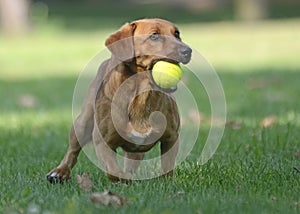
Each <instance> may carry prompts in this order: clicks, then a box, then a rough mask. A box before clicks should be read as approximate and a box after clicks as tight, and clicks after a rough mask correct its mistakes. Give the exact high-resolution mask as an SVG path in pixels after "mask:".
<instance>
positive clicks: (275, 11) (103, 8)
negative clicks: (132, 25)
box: [46, 1, 300, 30]
mask: <svg viewBox="0 0 300 214" xmlns="http://www.w3.org/2000/svg"><path fill="white" fill-rule="evenodd" d="M46 2H47V5H48V7H49V18H50V20H54V21H58V22H61V24H62V25H63V27H64V28H65V29H69V30H94V29H102V28H106V27H111V26H121V25H122V24H124V23H125V22H130V21H133V20H136V19H141V18H153V17H157V18H162V19H167V20H170V21H172V22H174V23H178V24H187V23H198V22H216V21H232V20H234V19H235V14H234V7H233V4H232V3H228V2H227V3H224V4H220V5H219V6H217V7H216V8H210V9H203V10H201V11H199V10H194V9H189V8H188V7H186V4H185V3H184V1H182V3H181V4H163V3H161V4H158V3H147V4H145V3H144V4H143V3H140V4H137V3H134V2H123V1H115V2H112V1H101V2H96V1H94V2H90V3H89V2H81V1H73V2H72V6H71V7H70V3H69V2H64V1H46ZM298 5H299V4H298ZM299 16H300V13H299V10H298V6H297V5H292V4H285V5H278V4H270V7H269V17H270V18H272V19H277V18H292V17H299Z"/></svg>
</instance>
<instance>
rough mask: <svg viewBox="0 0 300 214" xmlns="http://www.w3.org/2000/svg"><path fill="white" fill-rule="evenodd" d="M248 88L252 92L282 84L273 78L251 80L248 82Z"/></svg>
mask: <svg viewBox="0 0 300 214" xmlns="http://www.w3.org/2000/svg"><path fill="white" fill-rule="evenodd" d="M246 84H247V87H248V88H249V89H250V90H254V89H261V88H267V87H270V86H273V85H278V84H280V80H279V79H276V78H273V79H249V80H247V83H246Z"/></svg>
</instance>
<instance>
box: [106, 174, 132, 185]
mask: <svg viewBox="0 0 300 214" xmlns="http://www.w3.org/2000/svg"><path fill="white" fill-rule="evenodd" d="M106 175H107V177H108V178H109V180H110V181H112V182H120V181H121V182H125V183H127V182H131V181H132V174H131V173H128V172H118V173H114V175H112V174H110V173H106Z"/></svg>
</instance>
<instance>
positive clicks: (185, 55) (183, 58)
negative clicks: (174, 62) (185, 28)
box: [179, 45, 192, 64]
mask: <svg viewBox="0 0 300 214" xmlns="http://www.w3.org/2000/svg"><path fill="white" fill-rule="evenodd" d="M179 55H180V62H182V63H183V64H187V63H188V62H189V61H190V60H191V57H192V49H191V48H190V47H189V46H186V45H185V46H182V47H181V48H180V49H179Z"/></svg>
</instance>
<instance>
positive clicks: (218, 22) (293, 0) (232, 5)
mask: <svg viewBox="0 0 300 214" xmlns="http://www.w3.org/2000/svg"><path fill="white" fill-rule="evenodd" d="M145 17H148V18H151V17H159V18H163V19H168V20H170V21H171V22H174V23H175V24H176V25H177V26H178V27H179V29H180V31H181V36H182V39H183V41H184V42H186V43H187V44H189V45H190V46H191V47H192V48H193V49H194V50H197V51H198V52H200V53H201V54H202V55H203V56H204V57H205V58H206V59H207V60H208V61H209V62H210V63H211V64H212V66H213V67H214V68H215V70H216V72H217V73H218V75H219V77H220V80H221V82H222V84H223V87H224V91H225V95H226V101H227V113H228V114H227V120H228V122H227V124H226V129H225V133H224V136H223V138H222V143H221V145H220V148H219V149H218V151H217V153H216V155H215V156H214V160H215V162H218V163H224V162H225V163H227V165H226V164H225V165H224V166H223V174H224V172H229V174H228V175H227V178H228V177H230V178H234V181H232V183H233V184H232V185H234V187H232V191H233V192H238V191H240V189H243V188H244V191H245V192H247V193H248V191H249V195H247V196H246V197H239V195H237V196H236V198H234V199H233V198H230V197H229V199H228V200H227V201H226V200H224V199H223V198H221V200H216V198H215V196H216V195H218V194H219V190H220V189H222V188H223V184H226V176H225V179H223V174H222V170H221V171H220V170H219V168H216V167H212V169H213V171H214V169H216V170H215V172H216V173H215V174H216V178H215V180H216V184H217V185H216V186H214V187H213V188H211V183H213V182H211V181H212V180H211V179H210V176H211V175H212V174H214V173H211V171H210V170H208V171H207V172H209V173H207V177H206V178H205V179H203V182H205V180H207V181H208V182H209V185H208V186H209V188H208V189H216V194H212V195H211V198H212V199H211V202H210V203H207V202H206V201H205V200H206V197H202V196H203V195H201V197H202V198H204V202H203V203H202V204H208V206H212V207H218V206H215V204H216V203H218V202H220V201H222V203H223V204H226V206H227V205H230V204H232V203H233V202H234V203H236V204H239V205H240V206H241V208H240V209H241V210H243V206H244V205H245V204H248V202H247V203H241V200H243V198H244V199H245V198H246V199H247V201H248V199H249V198H253V199H252V202H251V203H249V204H248V206H249V207H251V209H252V210H255V211H253V212H257V210H258V209H257V206H259V205H257V204H270V206H276V205H277V204H283V203H286V208H289V209H292V208H291V207H292V206H293V205H292V204H293V202H294V201H295V202H296V200H297V202H298V195H299V194H298V195H297V189H295V188H293V185H294V186H297V184H295V183H293V182H292V181H291V180H289V179H288V177H289V176H291V173H292V172H290V171H288V170H292V169H291V168H292V163H294V165H293V166H296V161H298V162H297V163H299V157H300V155H299V154H300V153H299V148H300V140H299V139H300V137H299V126H300V100H299V94H300V87H299V80H300V60H299V57H300V27H299V26H300V1H299V0H40V1H38V0H0V98H1V100H0V162H1V165H0V183H1V184H3V185H1V187H0V188H1V189H0V193H1V194H2V195H1V197H0V198H1V200H0V213H1V208H2V209H4V208H7V207H13V208H14V207H16V209H18V210H20V212H5V211H3V213H26V209H27V207H28V206H29V205H28V204H30V202H32V201H35V200H36V201H38V202H37V203H38V204H41V206H42V207H45V208H46V209H49V210H60V208H61V207H65V208H66V209H65V210H66V212H65V213H70V212H72V211H70V209H69V207H68V206H69V204H70V203H69V202H70V201H71V200H70V201H69V200H68V201H69V202H68V203H67V205H65V202H66V200H67V199H68V198H66V196H65V195H66V194H65V191H67V190H68V189H71V191H70V192H68V194H67V195H68V196H67V197H69V198H72V201H71V202H73V205H74V206H73V205H72V206H73V207H76V206H75V204H76V205H77V204H83V205H82V206H85V205H86V203H81V202H82V201H86V200H87V199H84V200H80V199H78V202H77V199H76V198H75V199H74V198H73V192H72V191H75V192H78V190H76V189H75V190H74V188H70V187H71V186H75V185H71V186H65V188H61V189H60V187H59V186H58V187H57V189H53V190H54V191H55V192H56V193H55V194H53V193H54V191H52V187H49V186H47V188H45V186H46V181H45V174H46V173H47V172H48V171H49V170H50V169H51V168H52V167H54V166H55V165H57V164H58V160H60V159H61V158H62V156H63V154H64V152H65V148H66V147H67V141H68V132H69V129H70V126H71V124H72V98H73V91H74V87H75V85H76V81H77V79H78V77H79V74H80V72H81V71H82V70H83V69H84V67H85V65H86V64H87V63H88V62H89V60H91V59H92V57H93V56H95V54H97V53H98V52H99V51H101V50H103V49H104V48H105V47H104V42H105V39H106V38H107V37H108V36H109V35H110V34H111V33H113V32H115V31H116V30H117V29H119V28H120V27H121V26H122V25H123V24H124V23H126V22H130V21H132V20H136V19H140V18H145ZM198 72H201V70H200V69H199V71H198ZM184 81H185V82H186V84H187V85H188V87H189V89H190V90H191V91H192V93H193V94H194V96H195V98H196V100H197V101H198V104H199V112H197V111H191V112H189V118H187V121H188V122H191V124H193V123H198V122H199V120H200V121H201V127H200V135H199V141H198V142H197V144H196V146H195V148H194V150H193V152H192V154H191V155H190V157H191V158H194V160H195V159H197V158H198V157H199V154H200V151H201V149H202V146H203V143H204V142H205V140H206V136H207V134H208V129H209V128H210V122H211V121H212V120H213V119H215V118H211V117H210V102H209V99H208V97H207V94H206V92H205V89H204V88H201V85H200V86H199V84H198V83H197V82H195V78H193V76H192V75H191V74H189V73H188V72H187V73H185V74H184ZM196 147H197V148H196ZM154 152H155V151H154ZM247 158H248V159H250V160H251V161H249V163H253V164H250V167H249V168H248V167H247V168H241V166H242V164H241V166H240V163H242V162H243V161H244V160H245V159H247ZM80 159H81V160H80V161H79V163H78V164H77V166H76V167H75V169H74V170H75V172H74V174H75V173H81V172H85V171H83V170H86V171H88V172H90V173H91V174H92V177H94V178H95V177H98V171H97V170H92V169H88V167H87V166H89V167H92V166H93V165H92V164H91V163H90V162H89V161H88V160H87V157H86V156H84V155H81V156H80ZM229 160H230V161H231V160H232V162H230V161H229ZM236 160H237V161H236ZM270 160H276V161H275V164H274V162H272V161H270ZM277 160H278V161H277ZM283 160H284V161H286V162H284V163H285V165H280V163H281V161H283ZM252 161H254V162H252ZM292 161H294V162H292ZM243 163H244V162H243ZM245 163H246V164H244V165H247V164H248V162H245ZM234 164H236V165H237V167H236V168H232V169H231V170H229V171H227V169H230V167H231V166H232V165H234ZM260 164H262V165H261V167H257V166H259V165H260ZM91 165H92V166H91ZM217 165H218V164H215V166H217ZM210 166H212V165H209V166H208V168H210ZM227 166H230V167H227ZM184 167H185V166H184ZM262 167H263V169H262V170H261V171H260V169H261V168H262ZM268 167H269V169H268ZM272 167H274V168H272ZM276 167H277V168H276ZM256 168H257V170H253V169H256ZM298 168H299V167H298ZM220 169H221V168H220ZM240 169H241V170H242V171H241V170H240ZM266 169H267V170H266ZM268 170H269V171H268ZM282 171H283V173H282ZM184 172H185V170H184ZM199 172H200V171H199ZM248 172H250V173H252V174H250V176H249V175H247V173H248ZM266 172H267V173H266ZM220 173H221V174H220ZM273 173H276V174H274V176H273ZM184 174H185V173H184ZM200 174H201V173H200ZM204 174H206V171H204V173H202V175H201V176H206V175H204ZM217 174H218V175H217ZM245 174H246V175H245ZM254 174H255V175H254ZM277 174H278V176H281V177H280V178H281V179H282V180H279V181H278V178H279V177H278V176H277ZM190 175H191V174H190ZM252 175H253V176H252ZM192 176H194V175H191V177H192ZM260 176H262V177H260ZM263 176H266V177H263ZM196 177H198V175H197V176H196ZM212 177H213V176H212ZM220 177H222V178H220ZM187 178H189V177H187ZM260 178H265V179H266V181H263V179H260ZM201 179H202V177H201ZM236 179H237V180H238V179H242V180H249V183H247V182H243V181H242V184H243V185H239V184H238V182H236ZM294 179H296V178H294ZM94 180H96V178H95V179H94ZM229 180H230V179H229ZM191 181H193V180H191ZM223 181H224V183H223ZM269 181H270V182H274V184H273V183H269ZM158 182H160V181H158ZM210 182H211V183H210ZM256 182H258V184H257V186H253V185H254V184H255V183H256ZM260 182H262V183H260ZM284 182H286V183H288V185H287V184H286V185H285V186H282V184H283V183H284ZM184 183H185V182H184ZM252 183H253V185H252ZM100 184H101V185H102V181H101V182H100ZM201 184H202V180H201ZM237 184H238V187H236V185H237ZM248 184H251V185H248ZM261 184H263V185H261ZM270 184H273V186H274V188H273V189H276V190H277V189H282V191H283V192H282V191H281V190H280V191H279V192H278V194H276V193H272V191H271V190H270V188H269V187H270V186H271V185H270ZM277 184H279V185H277ZM101 185H99V186H101ZM218 185H220V186H218ZM289 185H290V186H289ZM104 186H105V185H104ZM241 186H243V188H240V187H241ZM263 186H265V189H262V190H258V189H261V188H262V187H263ZM39 187H40V189H39ZM102 187H103V186H102ZM157 187H160V186H157ZM221 187H222V188H221ZM105 188H106V187H105ZM193 188H194V187H193ZM205 188H206V187H204V189H205ZM50 189H51V191H48V190H50ZM45 191H46V192H45ZM162 191H164V188H162ZM195 191H197V190H195ZM289 191H290V192H289ZM137 192H140V191H137ZM229 192H231V191H229ZM270 192H271V193H270ZM291 192H292V193H293V194H291ZM155 193H156V191H155ZM260 193H261V194H262V195H266V194H269V193H270V194H274V195H275V196H276V197H277V200H276V197H273V196H272V200H271V199H270V198H271V197H269V196H268V197H267V199H266V200H267V201H266V202H261V203H257V194H260ZM76 194H77V193H76ZM197 194H198V193H197ZM186 195H188V194H186ZM195 195H196V194H195ZM57 196H58V197H57ZM191 197H194V195H193V194H191ZM222 197H226V199H227V195H226V194H225V195H224V194H223V196H222ZM202 198H201V200H202ZM274 198H275V199H274ZM73 199H74V200H75V201H74V200H73ZM181 199H182V198H181ZM181 199H180V200H181ZM159 200H161V199H159ZM193 200H194V201H197V200H198V199H197V198H196V199H194V198H193ZM193 200H192V199H191V200H190V201H193ZM54 201H56V202H55V203H56V204H53V202H54ZM79 201H80V202H79ZM145 201H152V202H153V201H154V203H150V205H149V206H153V207H154V206H155V207H156V205H157V204H155V202H156V200H152V198H151V200H145ZM169 201H170V203H171V202H172V201H173V200H169ZM270 201H271V202H272V203H271V202H270ZM197 203H198V202H197ZM274 204H276V205H274ZM295 204H296V203H295ZM297 204H298V205H297V206H298V207H299V202H298V203H297ZM141 206H144V203H142V205H141ZM178 206H181V204H180V203H179V205H178ZM261 206H262V205H261ZM295 206H296V205H295ZM184 208H185V206H183V208H182V210H183V209H184ZM133 209H135V206H133ZM151 209H152V208H151ZM219 209H221V210H222V207H220V208H219ZM12 210H14V209H12ZM24 210H25V211H24ZM74 210H75V208H74ZM82 210H83V211H84V212H87V211H86V210H85V208H83V209H82ZM225 210H226V209H225ZM272 210H274V211H275V209H272ZM282 210H286V209H284V207H283V209H282ZM114 211H115V210H113V212H114ZM222 211H224V209H223V210H222ZM276 211H277V210H276ZM276 211H275V212H276ZM294 211H295V210H294ZM297 211H298V210H297ZM57 212H58V213H61V212H60V211H57ZM74 212H75V211H74ZM245 212H247V211H245ZM287 212H288V211H287ZM295 212H296V211H295ZM28 213H29V212H28ZM32 213H33V212H32ZM35 213H36V212H35ZM45 213H46V212H45Z"/></svg>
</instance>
